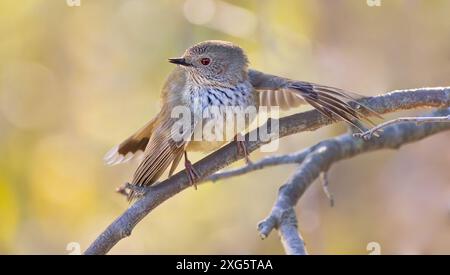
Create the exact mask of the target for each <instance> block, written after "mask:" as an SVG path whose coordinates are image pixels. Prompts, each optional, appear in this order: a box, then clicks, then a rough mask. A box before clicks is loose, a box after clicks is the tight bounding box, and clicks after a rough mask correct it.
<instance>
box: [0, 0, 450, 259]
mask: <svg viewBox="0 0 450 275" xmlns="http://www.w3.org/2000/svg"><path fill="white" fill-rule="evenodd" d="M71 2H76V0H75V1H74V0H72V1H71ZM449 10H450V1H447V0H434V1H429V0H403V1H401V0H389V1H388V0H381V6H379V7H370V6H369V5H367V3H366V1H365V0H339V1H338V0H328V1H327V0H303V1H302V0H298V1H270V0H264V1H262V0H260V1H257V0H252V1H224V0H187V1H184V0H172V1H168V0H166V1H150V0H81V5H80V6H73V7H71V6H69V5H68V4H67V2H66V1H65V0H20V1H17V0H2V1H1V2H0V253H3V254H28V253H32V254H41V253H55V254H68V253H69V251H67V250H66V246H67V244H68V243H70V242H78V243H79V244H80V246H81V250H84V249H86V248H87V246H88V245H89V243H90V242H91V241H92V240H94V238H95V237H96V236H97V235H98V234H99V233H100V232H101V231H102V230H103V229H104V228H105V227H106V226H107V225H108V224H109V223H110V222H111V221H113V219H115V218H116V217H117V216H118V215H120V214H121V213H122V212H123V211H124V210H125V209H126V208H127V207H128V204H127V202H126V201H125V199H124V198H123V197H121V196H120V195H118V194H116V193H114V190H115V188H116V187H117V186H119V185H120V184H122V183H123V182H125V181H126V180H127V179H128V178H129V177H130V175H131V174H132V172H133V169H134V168H135V166H136V163H135V162H134V163H130V164H125V165H121V166H115V167H107V166H105V165H104V164H103V162H102V157H103V155H104V153H105V152H106V151H107V150H108V149H109V148H110V147H112V146H113V145H115V144H116V143H118V142H120V141H121V140H122V139H124V138H126V137H127V136H128V135H129V134H131V133H132V132H133V131H134V130H136V129H137V128H139V127H140V126H141V125H143V124H144V123H145V122H146V121H147V120H149V119H150V118H151V117H152V116H153V115H155V114H156V113H157V112H158V109H159V90H160V87H161V86H162V83H163V81H164V78H165V76H166V75H167V74H168V73H169V72H170V70H172V69H173V65H172V64H169V63H168V62H167V58H169V57H176V56H179V55H181V54H182V53H183V51H184V49H185V48H187V47H189V46H190V45H192V44H194V43H196V42H199V41H203V40H209V39H221V40H229V41H232V42H235V43H237V44H239V45H241V46H242V47H243V48H245V50H246V51H247V53H248V56H249V58H250V60H251V66H252V67H254V68H256V69H259V70H263V71H266V72H270V73H273V74H279V75H283V76H287V77H291V78H295V79H301V80H308V81H313V82H318V83H323V84H327V85H332V86H337V87H341V88H344V89H347V90H351V91H354V92H357V93H360V94H363V95H375V94H379V93H384V92H386V91H390V90H394V89H404V88H415V87H423V86H446V85H449V83H450V81H449V76H450V17H449V15H448V13H449ZM305 109H306V108H303V109H302V108H300V109H299V110H298V111H302V110H305ZM420 113H424V112H423V111H416V112H408V113H406V112H405V113H397V114H395V115H388V116H387V118H393V117H395V116H400V115H405V114H420ZM345 130H346V128H345V125H343V124H342V123H340V124H338V125H334V126H331V127H326V128H324V129H321V130H319V131H316V132H314V133H302V134H298V135H295V136H292V137H289V138H286V139H284V140H282V142H281V146H280V149H279V151H278V152H276V153H287V152H292V151H294V150H299V149H302V148H304V147H306V146H309V145H312V144H314V143H316V142H318V141H320V140H322V139H325V138H327V137H331V136H335V135H338V134H340V133H342V132H344V131H345ZM449 138H450V134H449V133H442V134H439V135H436V136H433V137H431V138H428V139H426V140H424V141H421V142H418V143H416V144H414V145H408V146H405V147H403V148H402V149H400V150H399V151H382V152H376V153H372V154H368V155H364V156H360V157H357V158H355V159H351V160H348V161H343V162H341V163H339V164H337V165H335V166H333V167H332V168H331V171H330V174H329V177H330V184H331V187H330V188H331V190H332V192H333V193H334V195H335V199H336V206H335V207H334V208H330V207H329V205H328V201H327V199H326V197H325V195H324V194H323V192H322V190H321V188H320V184H317V183H316V184H314V185H313V186H312V188H310V189H309V190H308V191H307V193H306V194H305V196H304V197H303V198H302V199H301V201H300V203H299V206H298V208H297V210H298V217H299V222H300V229H301V231H302V233H303V235H304V238H305V241H306V243H307V248H308V250H309V252H310V253H313V254H329V253H331V254H345V253H357V254H367V253H368V251H367V250H366V246H367V244H368V243H369V242H378V243H379V244H380V245H381V253H450V185H449V183H450V169H449V163H450V146H449V141H450V139H449ZM263 155H264V154H262V153H254V154H252V155H251V158H252V159H253V160H256V159H259V158H261V157H262V156H263ZM201 157H202V155H201V154H198V155H193V156H192V158H193V160H198V159H200V158H201ZM241 165H243V162H239V163H236V164H235V165H234V166H236V167H237V166H241ZM293 169H294V167H293V166H282V167H276V168H269V169H266V170H263V171H258V172H254V173H252V174H248V175H245V176H241V177H237V178H233V179H229V180H224V181H220V182H218V183H215V184H206V185H202V186H201V187H200V188H199V190H197V191H195V190H194V189H193V188H190V189H188V190H186V191H185V192H182V193H181V194H178V195H177V196H175V197H174V198H172V199H170V200H169V201H167V202H165V203H164V204H163V205H161V206H160V207H158V208H157V209H156V210H154V211H153V212H152V213H151V214H150V215H149V216H148V217H147V218H146V219H144V220H143V222H141V223H140V224H139V225H138V226H137V227H136V229H135V231H134V232H133V234H132V236H131V237H130V238H127V239H125V240H123V241H121V242H120V243H119V244H118V245H117V246H116V247H114V248H113V249H112V251H111V253H149V254H160V253H163V254H181V253H188V254H207V253H214V254H221V253H225V254H236V253H242V254H270V253H276V254H280V253H283V250H282V247H281V244H280V242H279V239H278V236H277V234H276V233H273V234H272V235H271V236H270V237H269V238H268V239H267V240H264V241H262V240H260V238H259V236H258V234H257V231H256V224H257V223H258V221H259V220H261V219H263V218H264V217H265V216H266V215H267V213H268V212H269V210H270V208H271V206H272V204H273V202H274V200H275V197H276V194H277V190H278V187H279V186H280V185H281V184H282V183H283V182H284V181H285V180H286V179H287V178H288V177H289V174H290V173H291V172H292V171H293Z"/></svg>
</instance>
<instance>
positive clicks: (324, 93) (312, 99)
mask: <svg viewBox="0 0 450 275" xmlns="http://www.w3.org/2000/svg"><path fill="white" fill-rule="evenodd" d="M248 74H249V79H250V82H251V83H252V85H253V87H254V88H255V90H256V91H258V92H260V105H261V106H279V107H280V108H281V109H287V108H292V107H296V106H298V105H300V104H302V103H305V102H306V103H309V104H310V105H311V106H313V107H314V108H316V109H317V110H318V111H320V112H321V113H322V114H323V115H325V116H326V117H328V118H330V119H333V120H336V119H337V118H339V119H342V120H344V121H345V122H347V123H348V124H350V125H353V126H355V127H357V128H358V129H359V130H361V131H362V130H364V126H363V125H362V124H361V123H360V122H365V123H367V124H370V125H374V123H373V122H372V121H371V120H370V119H369V118H368V116H376V117H378V118H382V117H381V116H380V115H379V114H378V113H377V112H375V111H373V110H372V109H370V108H368V107H366V106H364V105H363V104H361V103H359V102H357V100H358V99H360V98H362V96H360V95H357V94H354V93H351V92H347V91H344V90H341V89H338V88H333V87H329V86H324V85H319V84H314V83H309V82H304V81H294V80H291V79H287V78H283V77H278V76H274V75H269V74H265V73H263V72H259V71H256V70H251V69H250V70H249V72H248Z"/></svg>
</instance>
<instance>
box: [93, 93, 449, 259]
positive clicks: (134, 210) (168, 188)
mask: <svg viewBox="0 0 450 275" xmlns="http://www.w3.org/2000/svg"><path fill="white" fill-rule="evenodd" d="M361 103H362V104H364V105H366V106H368V107H370V108H371V109H373V110H375V111H377V112H378V113H380V114H384V113H389V112H393V111H397V110H406V109H413V108H418V107H434V108H444V107H449V106H450V87H446V88H423V89H416V90H405V91H395V92H391V93H388V94H385V95H380V96H376V97H371V98H365V99H362V100H361ZM446 115H448V114H446ZM270 122H271V120H269V121H268V123H267V130H268V131H269V132H270V131H271V127H270V125H271V123H270ZM331 123H332V121H331V120H329V119H327V118H325V117H323V116H322V115H321V114H320V113H319V112H317V111H315V110H313V111H309V112H305V113H300V114H295V115H291V116H288V117H284V118H281V119H279V137H284V136H288V135H291V134H294V133H299V132H303V131H313V130H316V129H318V128H320V127H323V126H325V125H328V124H331ZM405 125H406V126H408V124H405ZM402 126H404V125H402ZM446 126H447V127H448V124H447V123H442V124H438V125H437V126H436V127H434V126H433V127H431V126H429V125H422V126H418V127H417V131H415V130H414V129H415V128H414V127H413V128H411V126H409V127H410V128H407V129H408V131H407V133H408V134H410V135H411V136H405V135H404V133H403V132H402V131H400V129H402V128H398V127H400V126H390V127H392V128H390V127H388V128H386V131H385V133H383V137H381V138H379V139H372V140H371V141H370V142H367V145H366V143H365V142H364V141H363V140H362V139H357V138H356V137H353V136H351V135H350V136H348V135H347V136H341V137H339V138H336V139H334V140H332V141H331V140H330V141H327V142H328V143H322V144H320V143H319V144H318V145H316V146H315V147H314V149H313V148H311V150H312V151H311V152H309V150H308V149H307V150H305V151H304V153H301V154H300V155H301V157H300V156H298V157H299V158H304V159H303V162H302V164H301V166H300V167H299V170H297V172H296V174H297V173H300V175H299V177H300V179H299V180H295V181H292V183H291V184H288V185H284V186H287V187H286V188H282V189H280V194H281V195H282V196H285V194H287V193H290V195H289V196H288V197H287V199H286V200H285V202H283V205H281V207H280V206H279V205H277V203H276V204H275V206H277V207H275V206H274V209H275V208H276V209H279V210H281V211H282V212H283V213H284V212H285V211H287V209H288V208H289V207H287V205H291V208H292V206H294V205H295V204H296V202H297V201H298V199H299V198H300V196H301V195H302V194H303V192H304V190H305V189H306V188H307V187H308V186H309V184H310V183H311V182H312V180H314V179H315V178H316V177H317V175H318V174H319V173H320V172H321V171H326V170H324V169H323V167H326V168H328V167H329V165H331V163H332V161H330V160H328V158H330V156H329V154H332V153H333V152H334V153H336V156H340V157H341V158H345V157H350V156H353V155H354V154H356V153H355V152H354V151H358V150H363V149H364V148H366V146H369V144H378V145H377V146H379V148H383V147H382V145H381V144H393V145H392V146H393V147H395V146H400V145H401V144H403V143H407V142H411V141H414V140H418V139H419V138H417V137H418V136H421V137H425V136H427V135H431V134H433V133H435V132H437V131H438V129H440V130H443V129H444V128H445V127H446ZM391 129H392V130H391ZM421 129H422V130H421ZM423 129H426V130H423ZM445 129H446V128H445ZM254 131H258V129H256V130H254ZM391 131H394V132H395V133H394V134H395V135H394V137H395V136H397V135H398V136H401V137H402V138H401V139H398V138H396V139H393V140H392V141H390V140H389V137H392V136H390V135H389V133H390V132H391ZM386 133H387V134H388V136H385V135H386ZM250 134H252V133H250ZM250 134H247V135H246V140H247V141H246V143H247V149H248V151H249V152H252V151H254V150H256V149H258V148H259V147H261V146H262V145H263V144H264V143H266V142H262V141H260V140H257V141H248V136H249V135H250ZM391 134H392V133H391ZM253 136H259V135H254V133H253ZM414 137H415V138H416V139H414ZM350 141H351V142H353V143H354V144H357V145H358V146H357V147H356V148H353V147H352V146H351V144H352V143H351V142H350ZM402 141H403V142H402ZM399 142H400V143H399ZM319 145H320V146H319ZM323 145H326V146H323ZM339 145H341V146H342V148H338V147H339ZM394 145H395V146H394ZM345 146H350V147H351V148H350V149H349V148H347V147H345ZM371 146H373V147H370V148H369V149H370V150H375V148H376V146H375V145H371ZM383 146H386V147H385V148H390V147H392V146H387V145H383ZM352 149H353V151H352ZM369 149H366V150H367V151H370V150H369ZM340 150H343V151H344V152H341V151H340ZM284 157H285V156H283V157H280V158H284ZM322 157H327V158H326V159H327V160H328V162H327V161H324V160H321V159H322ZM241 158H243V156H242V155H239V154H238V153H237V151H236V144H234V142H232V143H230V144H228V145H226V146H224V147H223V148H221V149H219V150H218V151H216V152H214V153H212V154H210V155H208V156H206V157H205V158H203V159H202V160H200V161H198V162H197V163H195V164H194V168H195V169H196V171H197V172H198V173H199V176H200V177H202V178H207V177H208V176H210V175H211V174H213V173H214V172H217V171H219V170H220V169H222V168H224V167H226V166H228V165H229V164H231V163H232V162H234V161H237V160H239V159H241ZM330 159H334V158H333V157H331V158H330ZM267 162H268V163H270V161H267ZM322 162H323V163H322ZM317 163H322V164H323V165H324V166H323V167H322V168H320V167H317ZM310 168H312V170H308V169H310ZM314 169H315V170H314ZM301 171H305V172H301ZM307 171H311V172H307ZM316 174H317V175H316ZM314 175H315V176H314ZM189 186H190V184H189V180H188V178H187V177H186V174H185V171H181V172H179V173H177V174H175V175H174V176H172V177H171V178H169V179H167V180H164V181H163V182H161V183H160V184H157V185H154V186H151V187H149V188H148V190H147V192H146V194H145V195H144V196H143V197H142V199H140V200H138V201H137V202H135V203H134V204H133V205H131V206H130V207H129V208H128V209H127V210H126V211H125V212H124V213H123V214H122V215H121V216H119V217H118V218H117V219H116V220H115V221H114V222H113V223H111V224H110V225H109V226H108V227H107V228H106V229H105V231H103V232H102V233H101V234H100V235H99V236H98V237H97V239H96V240H95V241H94V242H93V243H92V244H91V245H90V246H89V248H88V249H87V250H86V251H85V254H106V253H107V252H108V251H109V250H110V249H111V248H112V247H114V245H115V244H116V243H117V242H119V241H120V240H121V239H123V238H124V237H127V236H129V235H130V234H131V231H132V230H133V228H134V227H135V226H136V224H137V223H139V221H141V220H142V219H143V218H144V217H145V216H146V215H147V214H148V213H150V212H151V211H152V210H153V209H154V208H155V207H157V206H158V205H160V204H161V203H163V202H164V201H166V200H167V199H169V198H170V197H172V196H174V195H175V194H177V193H179V192H181V191H182V190H184V189H186V188H188V187H189ZM283 190H285V191H283ZM281 192H283V193H281ZM285 192H286V193H285ZM274 209H273V210H274ZM277 211H278V210H277ZM272 212H274V211H272ZM275 212H276V211H275ZM272 214H273V213H271V214H270V215H269V218H270V217H272ZM278 219H279V218H278ZM277 221H278V222H277V223H276V224H274V225H273V226H272V227H270V226H269V227H267V226H266V227H267V228H268V229H270V230H268V229H267V230H265V231H264V232H266V234H265V235H268V234H269V233H270V231H271V230H272V229H273V228H275V227H276V226H277V225H281V224H283V223H280V222H279V220H277ZM280 230H282V232H281V234H282V235H283V234H284V233H283V232H291V231H292V226H288V227H283V229H281V228H280ZM295 231H296V232H297V234H298V231H297V230H295ZM287 234H288V233H287ZM289 236H292V235H291V234H289ZM298 236H299V235H298ZM285 239H289V238H288V237H287V238H285ZM300 239H301V238H300ZM296 244H298V241H297V242H296ZM288 248H289V249H291V246H288ZM289 251H292V253H294V252H295V254H301V253H296V252H299V250H297V249H294V248H293V246H292V249H291V250H289ZM289 251H288V252H289Z"/></svg>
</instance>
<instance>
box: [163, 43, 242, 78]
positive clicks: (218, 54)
mask: <svg viewBox="0 0 450 275" xmlns="http://www.w3.org/2000/svg"><path fill="white" fill-rule="evenodd" d="M169 62H171V63H174V64H177V65H180V66H181V67H183V68H184V69H186V70H187V71H188V72H189V74H190V75H191V77H192V79H193V80H194V81H196V82H198V83H199V84H202V82H203V83H205V82H222V83H226V84H236V83H237V82H240V81H242V80H243V79H244V78H245V77H246V72H247V63H248V60H247V57H246V55H245V53H244V51H243V50H242V49H241V48H240V47H239V46H236V45H234V44H232V43H230V42H225V41H218V40H211V41H204V42H201V43H198V44H196V45H194V46H192V47H190V48H189V49H187V50H186V52H185V53H184V54H183V56H182V57H180V58H170V59H169Z"/></svg>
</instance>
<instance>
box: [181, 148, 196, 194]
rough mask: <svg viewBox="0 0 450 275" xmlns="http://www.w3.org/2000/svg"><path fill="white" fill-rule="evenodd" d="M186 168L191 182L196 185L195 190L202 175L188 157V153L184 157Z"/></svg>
mask: <svg viewBox="0 0 450 275" xmlns="http://www.w3.org/2000/svg"><path fill="white" fill-rule="evenodd" d="M184 168H185V169H186V174H187V176H188V179H189V183H190V184H191V185H193V186H194V188H195V190H197V181H198V179H199V178H200V176H199V174H198V172H197V170H196V169H195V168H194V166H193V165H192V163H191V162H190V161H189V160H188V159H187V155H186V154H185V158H184Z"/></svg>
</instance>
